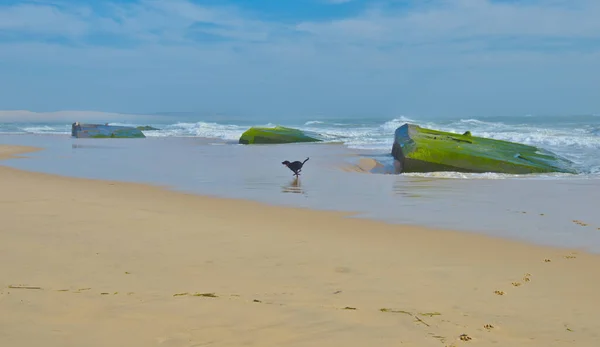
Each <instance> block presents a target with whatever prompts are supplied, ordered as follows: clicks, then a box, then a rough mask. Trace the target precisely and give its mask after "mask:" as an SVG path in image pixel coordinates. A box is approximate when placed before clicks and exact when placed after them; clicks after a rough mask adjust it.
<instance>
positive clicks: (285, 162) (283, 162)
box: [281, 160, 290, 166]
mask: <svg viewBox="0 0 600 347" xmlns="http://www.w3.org/2000/svg"><path fill="white" fill-rule="evenodd" d="M281 164H283V165H285V166H288V165H290V162H289V161H288V160H286V161H282V162H281Z"/></svg>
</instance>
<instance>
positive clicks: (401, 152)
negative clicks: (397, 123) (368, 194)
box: [392, 124, 576, 174]
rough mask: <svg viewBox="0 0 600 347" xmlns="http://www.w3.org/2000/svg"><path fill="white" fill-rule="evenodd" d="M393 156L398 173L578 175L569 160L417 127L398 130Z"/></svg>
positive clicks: (467, 135)
mask: <svg viewBox="0 0 600 347" xmlns="http://www.w3.org/2000/svg"><path fill="white" fill-rule="evenodd" d="M392 156H393V157H394V159H396V161H397V163H398V165H397V171H399V172H435V171H455V172H471V173H484V172H495V173H507V174H529V173H549V172H562V173H576V171H575V170H574V169H573V168H572V165H571V164H572V163H571V162H569V161H568V160H566V159H563V158H560V157H558V156H557V155H555V154H554V153H551V152H548V151H545V150H542V149H539V148H537V147H534V146H528V145H524V144H519V143H514V142H508V141H502V140H494V139H488V138H483V137H477V136H472V135H471V133H470V132H468V131H467V132H465V133H464V134H462V135H461V134H454V133H450V132H443V131H437V130H431V129H426V128H421V127H420V126H418V125H414V124H404V125H402V126H401V127H399V128H397V129H396V132H395V134H394V144H393V146H392Z"/></svg>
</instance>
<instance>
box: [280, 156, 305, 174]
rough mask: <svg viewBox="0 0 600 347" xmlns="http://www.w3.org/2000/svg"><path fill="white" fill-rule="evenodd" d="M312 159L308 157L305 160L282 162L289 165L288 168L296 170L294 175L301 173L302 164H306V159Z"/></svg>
mask: <svg viewBox="0 0 600 347" xmlns="http://www.w3.org/2000/svg"><path fill="white" fill-rule="evenodd" d="M308 159H310V158H306V159H305V160H304V161H294V162H291V163H290V162H289V161H287V160H286V161H284V162H281V163H282V164H283V165H285V166H287V167H288V169H290V170H292V171H293V172H294V176H299V175H300V171H302V166H304V163H306V161H307V160H308Z"/></svg>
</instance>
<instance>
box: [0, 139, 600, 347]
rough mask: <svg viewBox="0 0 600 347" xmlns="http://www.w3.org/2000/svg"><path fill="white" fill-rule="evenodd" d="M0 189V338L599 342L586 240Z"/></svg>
mask: <svg viewBox="0 0 600 347" xmlns="http://www.w3.org/2000/svg"><path fill="white" fill-rule="evenodd" d="M31 150H34V149H33V148H22V147H17V146H0V158H3V159H5V158H8V157H11V156H15V155H18V154H19V153H23V152H26V151H31ZM22 160H28V159H22ZM1 164H2V163H1V162H0V165H1ZM367 164H368V163H367ZM0 191H1V192H2V194H1V195H0V203H1V204H2V210H1V212H0V213H1V215H0V220H1V221H2V222H1V224H0V273H1V274H2V275H1V276H0V312H2V314H0V340H1V341H2V342H3V344H5V345H7V346H40V345H44V346H48V347H54V346H56V347H58V346H61V347H62V346H241V345H245V346H342V345H344V346H399V345H402V346H468V345H477V346H598V345H599V344H600V320H598V312H600V301H598V300H597V293H599V292H600V275H599V274H598V267H599V266H600V256H598V255H595V254H587V253H585V252H581V251H576V250H569V249H562V248H552V247H542V246H534V245H531V244H526V243H520V242H516V241H509V240H505V239H500V238H494V237H490V236H484V235H478V234H474V233H463V232H460V231H452V230H433V229H426V228H420V227H408V226H400V225H392V224H386V223H383V222H380V221H371V220H363V219H352V218H347V217H348V216H349V214H348V213H338V212H328V211H313V210H307V209H298V208H289V207H277V206H269V205H264V204H260V203H257V202H250V201H244V200H233V199H222V198H214V197H203V196H198V195H192V194H185V193H180V192H173V191H168V190H166V189H163V188H160V187H154V186H149V185H142V184H134V183H120V182H114V181H101V180H90V179H81V178H67V177H61V176H55V175H49V174H41V173H33V172H26V171H21V170H17V169H14V168H9V167H5V166H0Z"/></svg>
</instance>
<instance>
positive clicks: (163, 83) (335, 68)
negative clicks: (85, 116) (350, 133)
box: [0, 0, 600, 118]
mask: <svg viewBox="0 0 600 347" xmlns="http://www.w3.org/2000/svg"><path fill="white" fill-rule="evenodd" d="M598 18H600V1H598V0H568V1H567V0H522V1H519V0H374V1H365V0H220V1H216V0H206V1H201V0H168V1H167V0H162V1H158V0H108V1H98V0H94V1H92V0H78V1H68V0H37V1H14V0H0V110H30V111H35V112H51V111H61V110H93V111H104V112H125V113H150V112H197V113H207V114H208V113H211V114H215V113H219V114H231V115H237V116H243V117H255V116H261V117H264V116H268V117H282V118H285V117H295V116H307V115H309V116H313V115H314V116H319V115H323V116H331V117H334V116H335V117H337V116H340V117H343V116H348V117H350V116H363V117H364V116H370V115H372V116H374V117H375V116H376V117H381V116H390V117H394V116H399V115H406V116H420V115H421V116H439V117H465V116H466V117H477V116H502V115H509V116H515V115H516V116H518V115H525V114H537V115H541V114H548V115H569V114H590V113H595V114H597V113H600V20H598Z"/></svg>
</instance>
